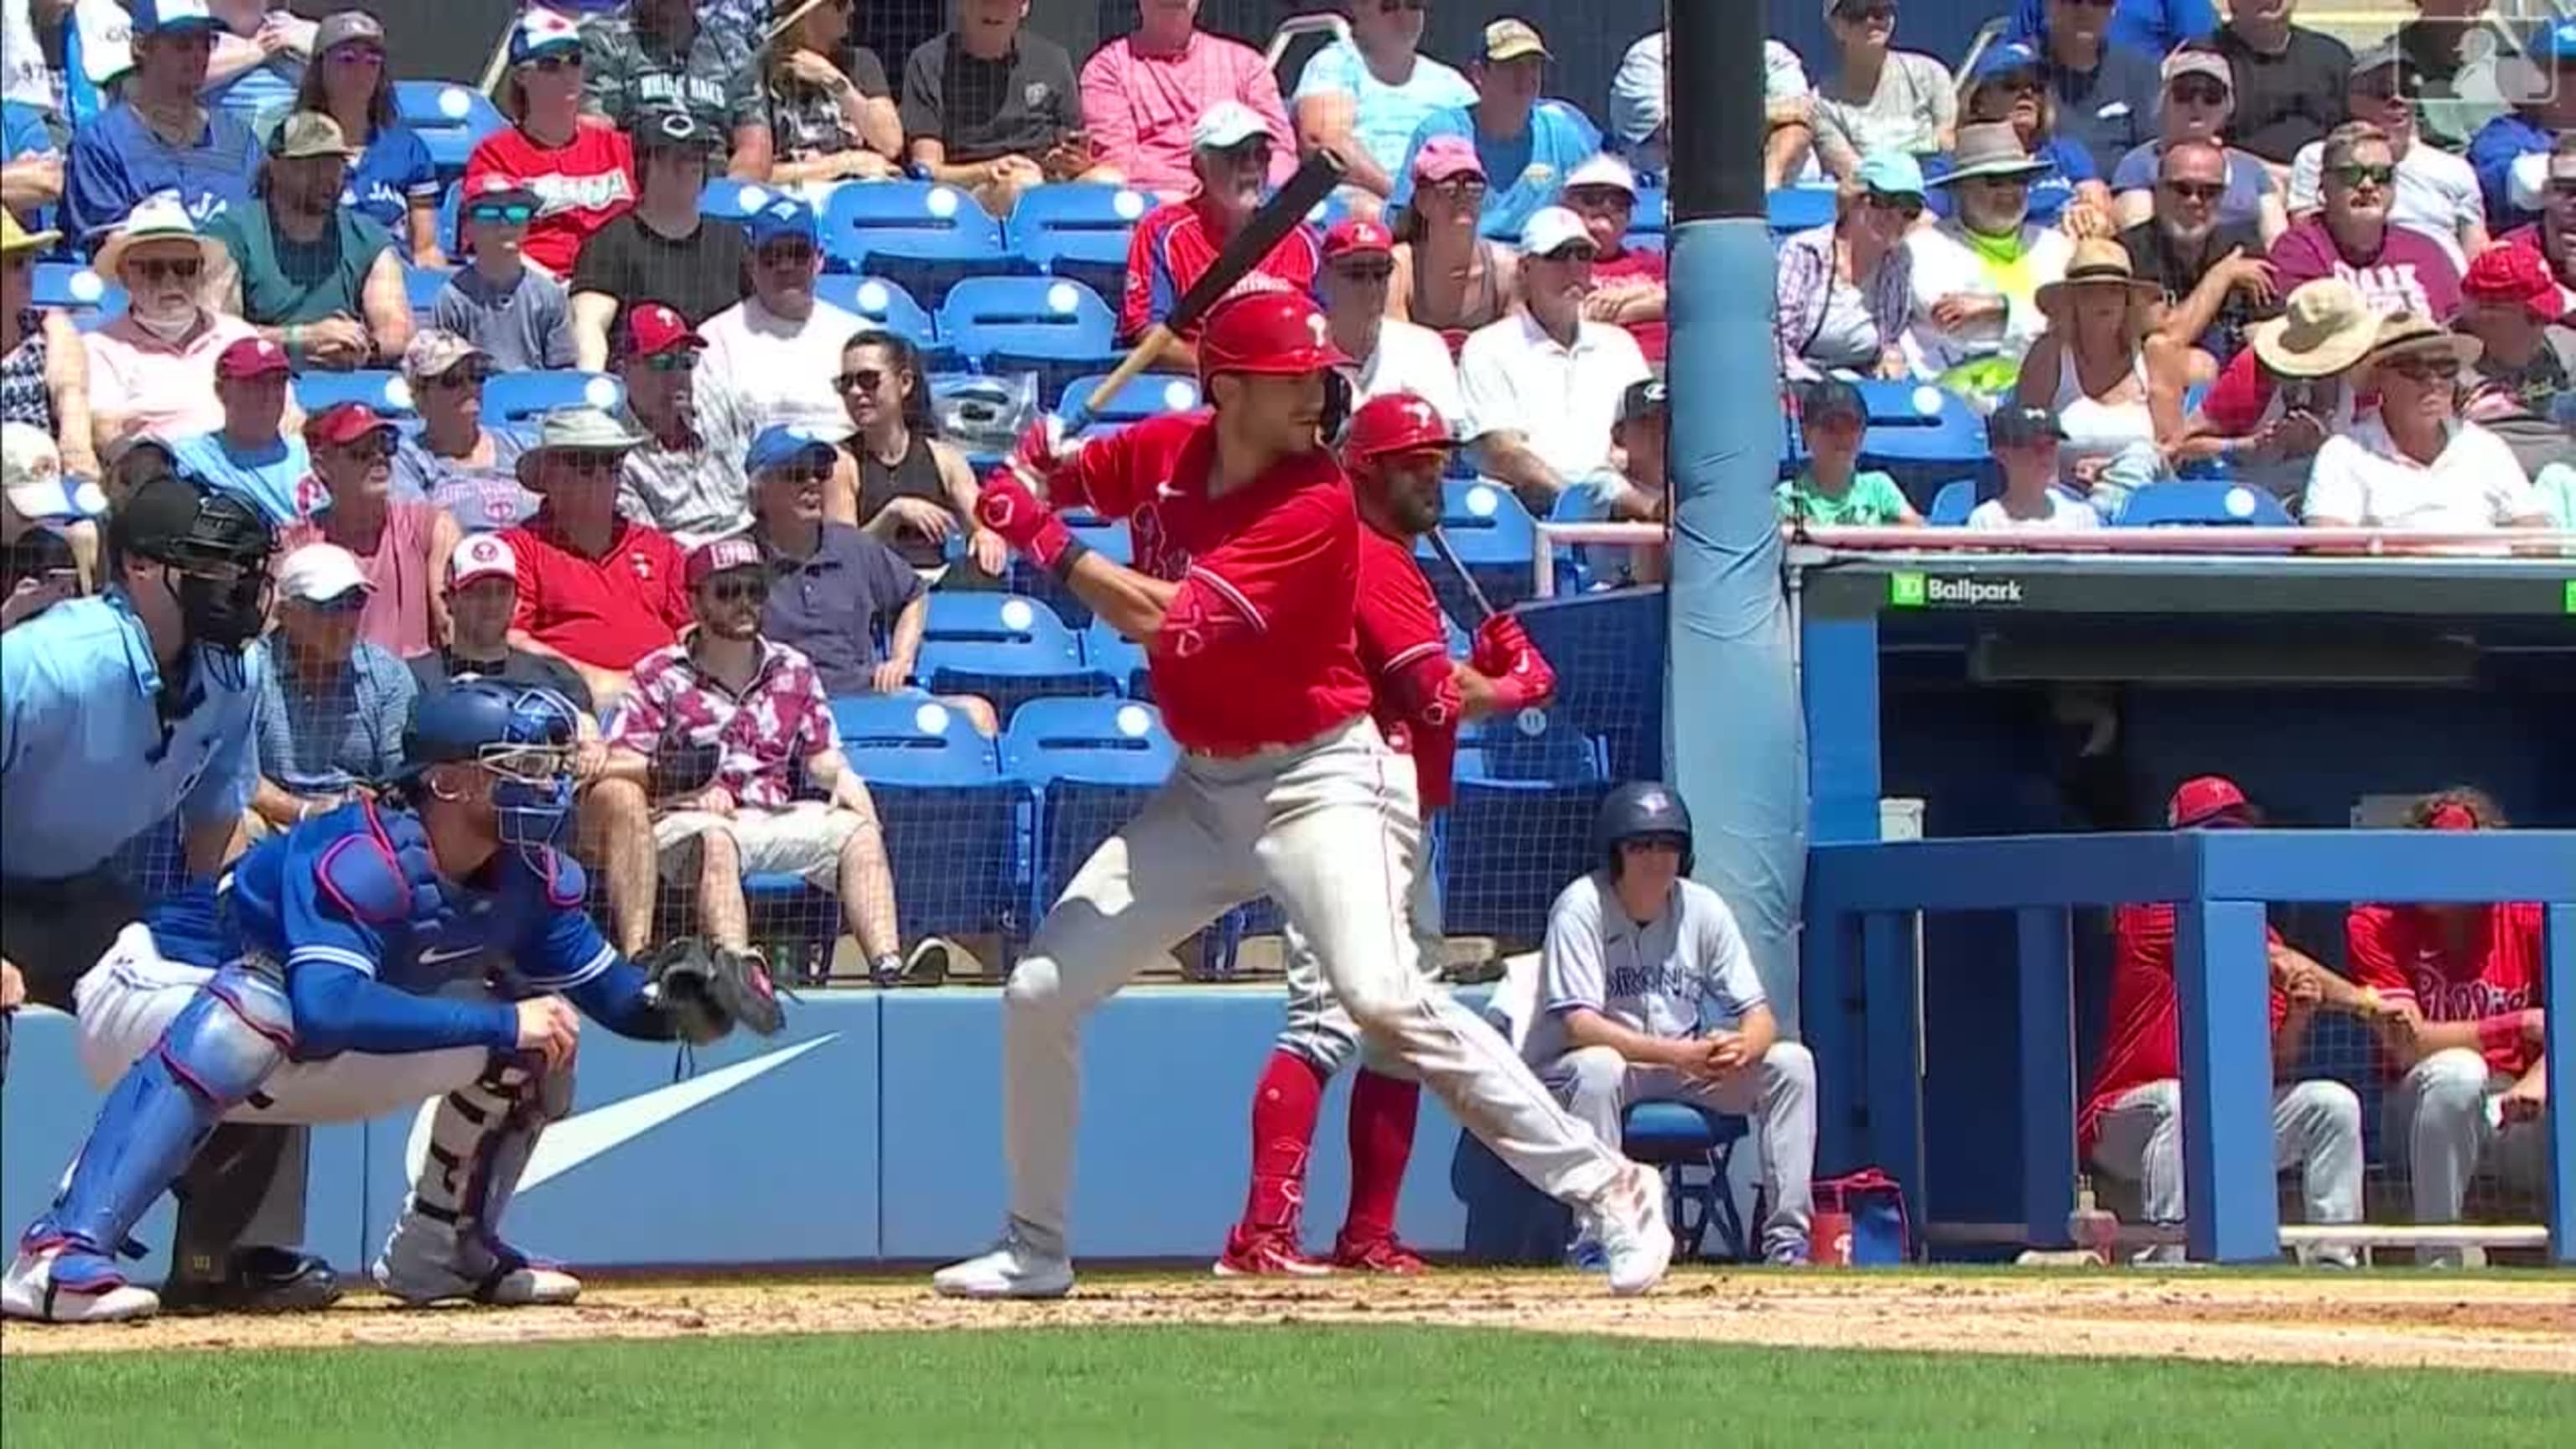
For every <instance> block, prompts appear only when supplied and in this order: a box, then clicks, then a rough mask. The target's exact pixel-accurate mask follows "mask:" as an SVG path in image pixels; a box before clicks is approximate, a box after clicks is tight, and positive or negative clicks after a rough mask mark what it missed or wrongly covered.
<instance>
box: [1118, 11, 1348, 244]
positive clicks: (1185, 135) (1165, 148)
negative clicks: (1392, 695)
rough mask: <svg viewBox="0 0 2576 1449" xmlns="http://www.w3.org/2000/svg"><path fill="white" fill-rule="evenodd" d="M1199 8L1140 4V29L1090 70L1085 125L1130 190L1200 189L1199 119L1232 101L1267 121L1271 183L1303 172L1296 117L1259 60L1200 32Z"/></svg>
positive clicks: (1177, 191) (1239, 47)
mask: <svg viewBox="0 0 2576 1449" xmlns="http://www.w3.org/2000/svg"><path fill="white" fill-rule="evenodd" d="M1198 16H1199V0H1142V3H1141V4H1139V5H1138V7H1137V18H1136V28H1135V29H1134V30H1133V31H1131V32H1129V33H1128V34H1126V35H1123V36H1121V37H1119V38H1118V39H1116V40H1113V41H1110V42H1109V43H1108V44H1106V45H1103V46H1102V47H1100V48H1099V49H1098V50H1096V51H1093V52H1092V55H1091V59H1089V60H1088V61H1085V62H1084V63H1083V66H1082V124H1083V125H1084V126H1085V127H1087V128H1088V129H1089V130H1090V132H1091V146H1092V150H1093V151H1094V152H1095V153H1096V154H1097V155H1098V156H1099V158H1100V160H1101V161H1102V162H1103V163H1104V164H1106V165H1108V166H1111V167H1114V168H1116V169H1117V170H1118V171H1119V173H1120V174H1122V175H1124V176H1125V177H1126V178H1127V184H1128V185H1130V186H1135V187H1142V188H1145V189H1147V190H1152V191H1160V192H1164V193H1167V194H1170V195H1176V196H1177V195H1185V194H1187V193H1188V192H1189V191H1190V190H1191V188H1192V187H1194V186H1195V185H1197V184H1198V168H1197V166H1196V164H1195V154H1194V153H1195V152H1196V150H1197V142H1196V138H1195V137H1193V136H1192V134H1191V132H1192V129H1193V128H1194V127H1195V126H1197V124H1198V122H1199V118H1200V117H1202V116H1204V115H1206V114H1207V113H1208V112H1209V111H1210V110H1212V109H1214V108H1215V107H1216V106H1218V105H1220V104H1223V103H1225V102H1228V101H1231V102H1233V103H1235V104H1236V105H1240V106H1244V107H1246V108H1248V109H1250V110H1251V111H1252V113H1253V114H1254V115H1256V116H1258V117H1260V118H1261V124H1262V127H1263V129H1265V130H1266V131H1267V132H1268V133H1269V135H1270V157H1269V162H1270V170H1269V180H1270V181H1271V183H1272V184H1274V185H1276V184H1277V183H1279V182H1282V181H1285V180H1287V179H1288V173H1290V172H1291V171H1294V170H1296V169H1297V147H1296V142H1295V138H1294V137H1293V136H1291V135H1290V134H1289V130H1288V108H1287V106H1286V105H1285V104H1284V103H1283V102H1282V101H1281V100H1280V99H1279V80H1278V78H1277V77H1276V76H1273V75H1272V74H1271V73H1270V67H1269V65H1268V64H1267V63H1266V62H1264V61H1263V60H1262V58H1261V53H1260V52H1259V51H1256V50H1254V49H1253V48H1252V47H1251V46H1248V45H1245V44H1243V43H1241V42H1239V41H1233V40H1228V39H1226V38H1225V37H1223V36H1221V35H1210V34H1208V33H1207V32H1206V31H1204V30H1201V29H1199V27H1198Z"/></svg>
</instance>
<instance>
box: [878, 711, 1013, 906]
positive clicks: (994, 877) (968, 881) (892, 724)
mask: <svg viewBox="0 0 2576 1449" xmlns="http://www.w3.org/2000/svg"><path fill="white" fill-rule="evenodd" d="M832 721H833V723H834V725H835V726H836V727H837V728H838V729H839V731H840V735H841V749H842V752H843V753H844V754H845V755H846V756H848V758H849V761H850V766H851V768H852V769H854V770H856V771H857V772H858V776H859V778H860V779H861V780H864V781H866V782H867V787H868V793H869V794H870V796H872V797H873V798H874V800H875V802H876V807H877V820H878V824H879V825H880V827H881V828H882V829H883V830H884V832H885V843H886V856H887V862H888V864H889V866H890V867H891V868H892V870H893V873H894V890H895V903H896V905H895V913H896V919H897V923H898V925H899V927H900V929H901V931H902V934H903V939H904V942H905V944H907V945H909V944H911V943H912V942H914V941H917V940H919V939H920V938H921V937H923V936H926V935H976V934H981V933H984V932H994V933H997V934H999V935H1001V936H1002V937H1003V938H1004V939H1005V941H1006V942H1007V941H1010V940H1015V939H1022V938H1024V937H1025V934H1026V930H1027V923H1026V922H1024V921H1022V919H1021V912H1022V910H1023V908H1024V904H1025V902H1026V900H1027V892H1026V889H1025V881H1026V877H1025V875H1024V874H1023V872H1022V870H1021V866H1020V859H1021V853H1020V839H1021V830H1022V827H1023V823H1024V820H1025V817H1026V815H1027V812H1028V808H1029V804H1028V802H1029V799H1030V792H1029V790H1028V787H1027V786H1025V785H1023V784H1022V783H1020V782H1019V781H1017V780H1013V779H1010V778H1007V777H1006V776H1004V775H1003V774H1002V770H1001V761H1000V758H999V756H998V755H996V754H995V752H994V748H993V742H992V741H991V740H988V739H986V738H985V737H984V736H982V735H980V734H978V733H976V732H975V728H974V726H973V725H971V724H969V723H967V721H966V718H965V716H964V715H962V714H960V713H958V712H957V711H956V710H953V709H950V708H948V707H947V706H945V705H942V704H939V703H937V702H936V701H933V700H929V699H925V698H922V697H920V696H918V695H865V696H858V697H853V698H847V699H836V700H834V701H832Z"/></svg>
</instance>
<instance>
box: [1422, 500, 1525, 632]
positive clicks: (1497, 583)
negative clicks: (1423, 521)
mask: <svg viewBox="0 0 2576 1449" xmlns="http://www.w3.org/2000/svg"><path fill="white" fill-rule="evenodd" d="M1440 531H1441V532H1442V533H1444V534H1446V535H1447V536H1448V539H1449V546H1450V547H1451V548H1453V549H1455V550H1457V553H1458V561H1459V562H1460V563H1462V564H1465V565H1466V566H1467V572H1468V573H1469V574H1471V575H1473V576H1474V578H1475V580H1476V584H1477V586H1478V587H1479V588H1482V589H1483V590H1484V591H1485V597H1486V598H1487V599H1488V600H1490V601H1491V602H1492V603H1493V605H1494V607H1495V608H1497V609H1508V608H1510V607H1511V606H1512V605H1514V604H1517V603H1519V602H1521V601H1522V600H1524V599H1526V598H1529V597H1530V595H1531V594H1532V593H1533V592H1534V591H1535V589H1536V581H1535V580H1534V579H1533V577H1532V571H1531V561H1532V560H1533V559H1534V558H1536V557H1537V554H1536V552H1535V550H1536V549H1537V547H1538V530H1537V528H1536V527H1535V526H1534V525H1533V524H1532V523H1531V521H1530V516H1529V510H1528V509H1526V508H1523V507H1522V506H1521V501H1520V500H1519V499H1518V498H1515V497H1513V496H1512V490H1510V489H1508V488H1505V487H1503V486H1502V485H1500V484H1498V483H1488V482H1483V481H1481V480H1480V481H1475V482H1465V483H1443V484H1442V485H1441V504H1440ZM1414 555H1415V557H1416V558H1418V559H1420V560H1421V562H1422V567H1423V572H1424V573H1425V574H1427V575H1428V576H1429V577H1430V579H1431V591H1432V592H1433V593H1434V594H1436V595H1438V596H1439V598H1440V603H1441V607H1443V608H1445V609H1447V610H1448V611H1449V613H1450V616H1451V617H1452V618H1456V619H1461V620H1467V621H1472V620H1474V619H1475V618H1476V617H1477V614H1476V606H1475V603H1474V601H1473V600H1472V599H1470V598H1469V597H1468V596H1467V588H1466V585H1464V584H1462V583H1460V582H1458V580H1457V578H1456V576H1455V575H1453V574H1452V573H1451V572H1450V571H1449V568H1448V566H1447V565H1446V564H1443V563H1442V562H1440V560H1439V555H1437V554H1436V553H1434V552H1432V548H1431V541H1430V540H1429V539H1427V538H1426V539H1424V540H1423V541H1422V542H1421V543H1420V544H1418V545H1416V547H1415V549H1414Z"/></svg>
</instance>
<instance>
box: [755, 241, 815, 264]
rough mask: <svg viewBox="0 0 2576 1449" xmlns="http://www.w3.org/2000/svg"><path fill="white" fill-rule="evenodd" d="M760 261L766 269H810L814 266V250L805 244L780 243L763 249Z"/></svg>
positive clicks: (760, 253) (759, 257)
mask: <svg viewBox="0 0 2576 1449" xmlns="http://www.w3.org/2000/svg"><path fill="white" fill-rule="evenodd" d="M758 260H759V262H760V264H761V265H762V266H764V267H809V266H812V265H813V264H814V248H812V247H811V246H808V245H806V244H805V243H804V242H779V243H777V244H775V245H772V246H765V247H762V248H761V249H760V252H759V254H758Z"/></svg>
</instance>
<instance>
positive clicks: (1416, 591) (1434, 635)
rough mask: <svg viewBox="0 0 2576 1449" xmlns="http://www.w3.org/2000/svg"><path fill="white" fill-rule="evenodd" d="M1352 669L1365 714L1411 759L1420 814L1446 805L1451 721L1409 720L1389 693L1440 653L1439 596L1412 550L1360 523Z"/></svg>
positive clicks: (1454, 728) (1443, 651) (1444, 640)
mask: <svg viewBox="0 0 2576 1449" xmlns="http://www.w3.org/2000/svg"><path fill="white" fill-rule="evenodd" d="M1355 623H1356V624H1357V626H1358V632H1359V646H1360V668H1362V669H1363V670H1366V671H1367V672H1368V682H1369V713H1370V714H1371V715H1373V716H1375V718H1376V719H1377V725H1378V729H1379V730H1380V731H1382V732H1383V733H1384V734H1385V735H1386V742H1387V743H1388V744H1390V745H1393V746H1395V748H1396V749H1397V750H1399V751H1401V752H1402V753H1404V754H1408V755H1411V756H1412V757H1413V773H1414V777H1415V779H1416V780H1417V781H1418V782H1419V790H1420V792H1421V796H1422V814H1423V816H1424V817H1425V818H1426V819H1427V818H1429V816H1430V814H1431V812H1432V811H1434V810H1439V809H1444V808H1446V807H1447V805H1448V804H1449V794H1450V791H1449V773H1450V762H1451V761H1452V760H1453V759H1454V758H1456V756H1457V753H1458V722H1457V721H1456V720H1455V719H1452V720H1450V721H1449V722H1448V723H1446V724H1441V725H1426V724H1422V723H1420V722H1418V721H1416V720H1415V719H1414V718H1413V717H1412V715H1411V713H1410V712H1409V711H1408V710H1406V709H1405V707H1404V706H1403V705H1401V704H1399V703H1397V702H1396V701H1395V699H1394V698H1393V697H1392V695H1391V694H1390V686H1392V685H1394V683H1395V681H1396V680H1397V678H1398V677H1399V674H1398V672H1399V671H1401V670H1402V669H1404V668H1405V667H1407V666H1408V665H1411V664H1413V663H1414V662H1415V661H1417V660H1419V659H1420V658H1421V657H1422V656H1423V655H1425V654H1436V655H1439V656H1441V657H1442V658H1444V659H1445V658H1447V657H1448V653H1449V631H1448V630H1447V628H1446V627H1444V626H1443V625H1442V624H1441V622H1440V601H1439V600H1438V599H1436V598H1434V597H1432V593H1431V581H1430V580H1429V579H1426V578H1424V577H1423V576H1422V565H1420V564H1418V563H1416V562H1414V560H1413V549H1412V548H1411V547H1410V546H1409V545H1407V544H1405V543H1402V542H1400V541H1398V540H1396V539H1392V538H1389V537H1387V536H1386V535H1385V534H1383V533H1380V532H1378V531H1377V530H1376V529H1374V528H1371V527H1369V526H1368V525H1367V524H1365V523H1364V524H1361V525H1360V584H1359V594H1358V598H1357V600H1356V613H1355Z"/></svg>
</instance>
